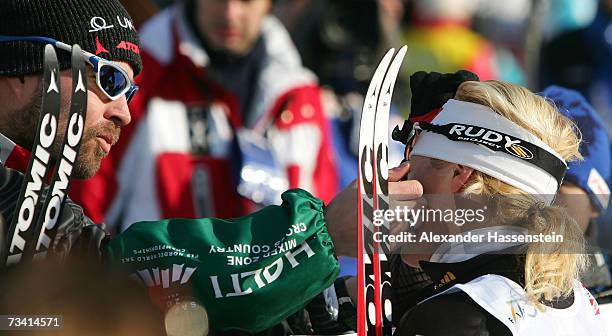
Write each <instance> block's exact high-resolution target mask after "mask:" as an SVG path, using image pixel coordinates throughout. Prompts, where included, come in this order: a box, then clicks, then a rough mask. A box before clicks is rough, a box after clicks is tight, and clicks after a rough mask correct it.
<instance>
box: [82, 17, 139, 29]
mask: <svg viewBox="0 0 612 336" xmlns="http://www.w3.org/2000/svg"><path fill="white" fill-rule="evenodd" d="M116 18H117V23H118V24H119V26H121V27H123V28H125V29H130V30H134V31H135V30H136V28H134V24H133V23H132V20H130V18H127V17H125V16H124V17H123V18H121V17H119V15H117V16H116ZM89 25H90V26H91V29H90V30H89V32H90V33H94V32H97V31H101V30H105V29H111V28H115V25H109V24H107V23H106V19H104V18H103V17H101V16H94V17H92V18H91V19H90V20H89Z"/></svg>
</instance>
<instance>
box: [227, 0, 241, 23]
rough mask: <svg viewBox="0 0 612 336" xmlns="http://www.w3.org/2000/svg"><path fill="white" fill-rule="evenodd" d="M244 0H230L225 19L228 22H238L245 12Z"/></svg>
mask: <svg viewBox="0 0 612 336" xmlns="http://www.w3.org/2000/svg"><path fill="white" fill-rule="evenodd" d="M243 7H244V4H243V3H242V0H228V1H227V3H226V6H225V17H226V19H228V20H238V19H239V18H240V16H241V15H242V12H243V11H244V8H243Z"/></svg>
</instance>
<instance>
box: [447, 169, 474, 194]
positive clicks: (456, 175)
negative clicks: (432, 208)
mask: <svg viewBox="0 0 612 336" xmlns="http://www.w3.org/2000/svg"><path fill="white" fill-rule="evenodd" d="M473 172H474V169H472V168H470V167H467V166H464V165H459V164H458V165H454V167H453V178H452V180H451V189H452V192H454V193H456V192H458V191H459V190H461V188H463V186H464V185H465V183H466V182H467V181H468V180H469V179H470V176H472V173H473Z"/></svg>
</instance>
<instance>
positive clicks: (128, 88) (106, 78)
mask: <svg viewBox="0 0 612 336" xmlns="http://www.w3.org/2000/svg"><path fill="white" fill-rule="evenodd" d="M11 41H27V42H35V43H44V44H51V45H53V46H55V47H56V48H58V49H62V50H66V51H68V52H70V51H72V47H71V46H69V45H68V44H66V43H63V42H60V41H57V40H54V39H52V38H50V37H44V36H8V35H0V42H11ZM83 56H84V57H85V60H86V61H87V63H89V64H90V65H91V66H92V67H93V69H94V72H95V73H96V84H98V87H99V88H100V90H102V92H104V94H105V95H106V96H107V97H108V98H110V99H111V100H117V99H119V98H121V97H122V96H123V95H125V98H126V99H127V101H128V103H129V102H130V100H132V97H133V96H134V94H135V93H136V91H138V86H137V85H136V84H134V83H133V82H132V81H131V80H130V77H129V76H128V74H127V73H126V72H125V70H123V69H122V68H121V67H120V66H119V65H118V64H116V63H114V62H111V61H109V60H106V59H104V58H102V57H98V56H96V55H94V54H92V53H89V52H87V51H85V50H83Z"/></svg>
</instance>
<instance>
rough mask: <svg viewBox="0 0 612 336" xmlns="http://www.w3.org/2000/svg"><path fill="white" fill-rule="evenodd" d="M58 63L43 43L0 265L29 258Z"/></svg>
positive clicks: (52, 125)
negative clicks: (38, 101) (34, 106)
mask: <svg viewBox="0 0 612 336" xmlns="http://www.w3.org/2000/svg"><path fill="white" fill-rule="evenodd" d="M59 75H60V74H59V65H58V61H57V55H56V54H55V49H54V48H53V46H51V45H47V46H45V51H44V65H43V80H42V83H43V85H42V86H43V87H42V89H43V91H42V108H41V114H40V119H39V121H38V127H37V130H38V132H37V133H36V135H35V138H34V143H33V147H32V155H31V156H30V161H29V162H28V168H27V170H26V172H25V176H24V180H23V185H22V187H21V191H20V193H19V198H18V200H17V204H16V206H15V213H14V215H13V218H12V220H11V223H10V226H9V231H8V236H7V237H8V239H9V244H8V250H7V251H5V255H4V260H3V261H4V264H5V265H11V264H16V263H19V262H20V261H21V260H22V259H26V260H28V259H31V258H32V255H31V254H30V253H31V251H32V248H31V245H32V244H33V241H34V239H35V238H34V224H35V222H34V220H35V219H36V218H37V217H38V213H40V209H41V207H40V206H39V203H40V201H41V196H42V192H43V189H44V181H45V178H46V176H47V170H48V169H49V166H50V164H51V161H52V160H51V154H50V152H51V147H52V145H53V142H54V140H55V134H56V131H57V122H58V120H59V114H60V83H59Z"/></svg>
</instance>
